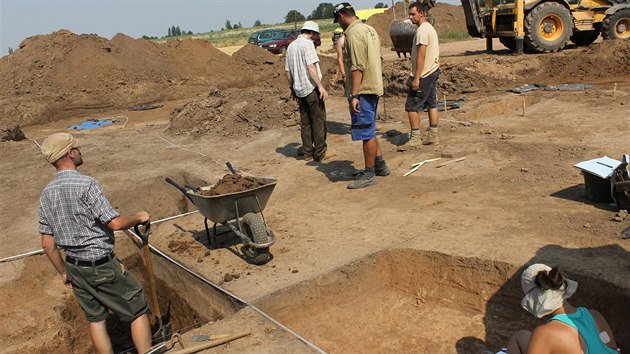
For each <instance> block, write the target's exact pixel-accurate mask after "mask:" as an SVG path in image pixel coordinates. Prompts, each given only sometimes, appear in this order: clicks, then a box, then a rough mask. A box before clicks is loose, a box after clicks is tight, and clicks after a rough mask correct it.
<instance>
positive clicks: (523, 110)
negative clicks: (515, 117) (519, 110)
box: [523, 98, 525, 117]
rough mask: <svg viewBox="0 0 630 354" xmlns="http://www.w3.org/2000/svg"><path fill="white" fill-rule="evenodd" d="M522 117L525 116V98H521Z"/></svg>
mask: <svg viewBox="0 0 630 354" xmlns="http://www.w3.org/2000/svg"><path fill="white" fill-rule="evenodd" d="M523 117H525V99H524V98H523Z"/></svg>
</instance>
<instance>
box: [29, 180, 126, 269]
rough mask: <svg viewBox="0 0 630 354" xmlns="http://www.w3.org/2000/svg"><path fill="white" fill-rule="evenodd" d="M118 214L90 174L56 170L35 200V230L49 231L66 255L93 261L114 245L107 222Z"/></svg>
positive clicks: (48, 233)
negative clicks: (36, 227)
mask: <svg viewBox="0 0 630 354" xmlns="http://www.w3.org/2000/svg"><path fill="white" fill-rule="evenodd" d="M119 215H120V214H119V213H118V212H117V211H116V210H114V208H113V207H112V206H111V205H110V203H109V201H108V200H107V198H106V197H105V194H104V193H103V188H102V187H101V185H100V183H98V181H96V180H95V179H94V178H92V177H89V176H85V175H82V174H81V173H79V172H78V171H76V170H62V171H57V173H56V174H55V177H54V178H53V180H52V181H51V182H50V183H49V184H48V185H47V186H46V188H44V190H43V191H42V194H41V197H40V200H39V232H40V233H41V234H45V235H53V237H54V238H55V243H56V244H57V245H59V246H60V247H62V248H63V250H64V252H65V253H66V255H68V256H70V257H73V258H75V259H79V260H84V261H93V260H97V259H100V258H103V257H105V256H106V255H108V254H109V253H111V252H112V250H113V249H114V232H113V231H112V230H110V229H109V228H108V227H107V223H109V222H110V221H111V220H112V219H114V218H116V217H118V216H119Z"/></svg>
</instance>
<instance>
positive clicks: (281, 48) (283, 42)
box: [260, 30, 322, 54]
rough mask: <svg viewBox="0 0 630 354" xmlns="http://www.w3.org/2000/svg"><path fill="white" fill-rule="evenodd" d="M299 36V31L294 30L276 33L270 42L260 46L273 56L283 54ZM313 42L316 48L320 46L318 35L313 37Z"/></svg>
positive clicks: (320, 41)
mask: <svg viewBox="0 0 630 354" xmlns="http://www.w3.org/2000/svg"><path fill="white" fill-rule="evenodd" d="M299 34H300V32H299V31H294V30H285V31H281V32H276V33H275V34H274V36H273V38H272V39H271V40H270V41H268V42H265V43H263V44H261V45H260V46H261V47H263V48H264V49H267V50H268V51H270V52H272V53H273V54H285V53H286V51H287V47H288V46H289V44H291V42H293V41H294V40H295V39H296V38H297V36H298V35H299ZM313 42H314V43H315V47H316V48H317V47H319V46H320V45H321V44H322V40H321V38H320V36H319V34H316V35H315V38H314V41H313Z"/></svg>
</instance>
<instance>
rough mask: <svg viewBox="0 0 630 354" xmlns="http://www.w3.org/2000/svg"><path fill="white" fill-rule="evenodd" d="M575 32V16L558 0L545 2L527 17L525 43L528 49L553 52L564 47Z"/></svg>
mask: <svg viewBox="0 0 630 354" xmlns="http://www.w3.org/2000/svg"><path fill="white" fill-rule="evenodd" d="M572 33H573V16H571V12H569V9H567V8H566V7H564V6H562V5H560V4H558V3H556V2H545V3H542V4H540V5H538V6H537V7H535V8H534V9H533V10H532V11H530V12H529V13H528V14H527V16H526V17H525V45H526V46H527V48H528V49H530V50H533V51H537V52H543V53H552V52H557V51H559V50H561V49H562V48H564V46H565V45H566V44H567V42H568V41H569V38H570V37H571V34H572Z"/></svg>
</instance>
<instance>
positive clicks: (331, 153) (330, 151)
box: [315, 148, 337, 162]
mask: <svg viewBox="0 0 630 354" xmlns="http://www.w3.org/2000/svg"><path fill="white" fill-rule="evenodd" d="M336 155H337V154H335V150H333V149H331V148H328V149H326V151H324V153H323V154H322V156H320V157H319V158H317V159H315V160H317V161H319V162H322V161H326V160H330V158H331V157H335V156H336Z"/></svg>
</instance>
